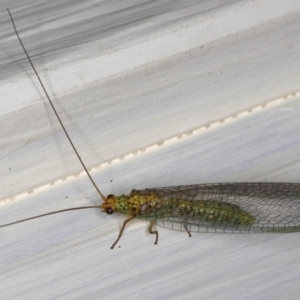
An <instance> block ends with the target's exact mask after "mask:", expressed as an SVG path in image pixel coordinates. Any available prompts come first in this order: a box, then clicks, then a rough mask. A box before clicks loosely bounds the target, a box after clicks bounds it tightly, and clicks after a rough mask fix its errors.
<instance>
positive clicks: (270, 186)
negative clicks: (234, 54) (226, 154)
mask: <svg viewBox="0 0 300 300" xmlns="http://www.w3.org/2000/svg"><path fill="white" fill-rule="evenodd" d="M8 12H9V10H8ZM9 15H10V17H11V20H12V23H13V26H14V29H15V32H16V35H17V37H18V39H19V41H20V43H21V45H22V47H23V50H24V52H25V54H26V56H27V58H28V60H29V62H30V64H31V66H32V68H33V70H34V72H35V73H36V76H37V78H38V80H39V81H40V84H41V85H42V88H43V89H44V92H45V94H46V96H47V98H48V100H49V103H50V104H51V107H52V108H53V111H54V113H55V114H56V116H57V118H58V121H59V122H60V124H61V126H62V128H63V130H64V132H65V134H66V136H67V138H68V139H69V142H70V144H71V146H72V147H73V149H74V151H75V154H76V155H77V157H78V159H79V161H80V162H81V164H82V166H83V168H84V169H85V171H86V173H87V175H88V177H89V178H90V180H91V182H92V184H93V185H94V187H95V189H96V190H97V192H98V193H99V195H100V197H101V199H102V200H103V203H102V204H101V205H100V206H87V207H76V208H70V209H64V210H59V211H54V212H50V213H47V214H43V215H39V216H35V217H31V218H28V219H23V220H20V221H16V222H13V223H9V224H5V225H1V226H0V227H4V226H9V225H12V224H16V223H20V222H24V221H27V220H31V219H35V218H39V217H43V216H46V215H51V214H55V213H60V212H64V211H70V210H78V209H89V208H101V209H102V211H103V212H105V213H107V214H108V215H111V214H113V213H114V212H117V213H121V214H125V215H128V216H129V218H128V219H127V220H125V221H124V223H123V226H122V228H121V230H120V232H119V235H118V237H117V239H116V241H115V242H114V243H113V245H112V246H111V249H113V248H114V247H115V245H116V244H117V243H118V241H119V240H120V238H121V236H122V234H123V231H124V229H125V227H126V225H127V224H128V223H129V222H131V221H132V220H133V219H135V218H137V219H143V220H147V221H149V222H150V225H149V233H151V234H154V235H155V243H154V244H157V242H158V232H157V230H154V226H155V225H158V226H161V227H165V228H168V229H172V230H180V231H186V232H187V233H188V235H189V236H191V232H211V233H264V232H268V233H269V232H273V233H275V232H276V233H287V232H297V231H300V184H299V183H219V184H198V185H187V186H178V187H165V188H153V189H145V190H132V192H131V193H130V194H129V195H121V196H114V195H108V196H107V197H105V196H104V195H103V194H102V193H101V191H100V190H99V189H98V187H97V185H96V184H95V182H94V180H93V178H92V177H91V175H90V174H89V172H88V170H87V168H86V166H85V164H84V163H83V161H82V160H81V158H80V156H79V154H78V152H77V150H76V148H75V146H74V145H73V143H72V141H71V139H70V137H69V135H68V133H67V131H66V129H65V127H64V125H63V123H62V121H61V119H60V117H59V115H58V113H57V111H56V109H55V107H54V105H53V103H52V101H51V99H50V97H49V96H48V94H47V91H46V90H45V88H44V85H43V83H42V81H41V79H40V77H39V75H38V73H37V72H36V70H35V68H34V65H33V63H32V61H31V59H30V57H29V55H28V53H27V51H26V49H25V48H24V45H23V44H22V41H21V39H20V37H19V34H18V32H17V30H16V27H15V24H14V21H13V18H12V16H11V14H10V12H9Z"/></svg>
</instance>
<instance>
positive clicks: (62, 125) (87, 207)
mask: <svg viewBox="0 0 300 300" xmlns="http://www.w3.org/2000/svg"><path fill="white" fill-rule="evenodd" d="M7 11H8V14H9V16H10V19H11V22H12V24H13V27H14V30H15V33H16V35H17V37H18V39H19V42H20V44H21V46H22V48H23V50H24V52H25V54H26V56H27V59H28V61H29V62H30V65H31V67H32V69H33V71H34V73H35V75H36V77H37V78H38V80H39V82H40V84H41V86H42V88H43V90H44V93H45V95H46V97H47V99H48V101H49V103H50V105H51V107H52V109H53V111H54V113H55V115H56V117H57V119H58V121H59V123H60V125H61V127H62V129H63V131H64V133H65V135H66V137H67V139H68V140H69V142H70V144H71V146H72V148H73V150H74V152H75V154H76V155H77V157H78V159H79V161H80V163H81V165H82V167H83V168H84V170H85V172H86V174H87V175H88V177H89V179H90V181H91V182H92V184H93V185H94V187H95V189H96V191H97V192H98V194H99V195H100V197H101V198H102V200H103V201H106V197H105V196H104V195H103V194H102V193H101V191H100V190H99V188H98V187H97V185H96V183H95V181H94V180H93V178H92V176H91V175H90V173H89V171H88V169H87V167H86V166H85V164H84V162H83V161H82V159H81V157H80V156H79V154H78V152H77V150H76V148H75V146H74V144H73V142H72V140H71V138H70V136H69V134H68V132H67V130H66V128H65V126H64V124H63V123H62V121H61V119H60V117H59V115H58V113H57V110H56V108H55V106H54V104H53V102H52V100H51V99H50V96H49V95H48V93H47V91H46V88H45V86H44V84H43V82H42V80H41V78H40V76H39V74H38V73H37V71H36V69H35V67H34V65H33V62H32V60H31V58H30V56H29V54H28V52H27V50H26V49H25V46H24V44H23V42H22V40H21V38H20V36H19V33H18V31H17V28H16V26H15V22H14V19H13V17H12V15H11V13H10V11H9V9H8V8H7ZM89 208H99V206H82V207H73V208H68V209H62V210H58V211H53V212H50V213H46V214H42V215H38V216H34V217H30V218H27V219H23V220H19V221H16V222H12V223H8V224H4V225H0V227H5V226H9V225H13V224H17V223H21V222H25V221H29V220H33V219H37V218H40V217H45V216H48V215H53V214H57V213H60V212H65V211H71V210H79V209H89Z"/></svg>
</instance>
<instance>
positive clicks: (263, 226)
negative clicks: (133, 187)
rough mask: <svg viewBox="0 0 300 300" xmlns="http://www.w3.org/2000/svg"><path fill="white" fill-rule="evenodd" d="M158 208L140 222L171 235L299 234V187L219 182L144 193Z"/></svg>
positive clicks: (141, 216)
mask: <svg viewBox="0 0 300 300" xmlns="http://www.w3.org/2000/svg"><path fill="white" fill-rule="evenodd" d="M149 191H152V192H155V193H157V195H158V197H159V201H160V205H159V207H158V208H157V209H156V210H155V211H151V212H150V213H149V212H148V213H145V214H140V215H138V216H137V218H140V219H147V220H151V219H155V220H156V224H157V225H158V226H161V227H165V228H168V229H172V230H181V231H186V230H188V231H191V232H217V233H263V232H280V233H286V232H296V231H300V184H299V183H277V182H276V183H218V184H199V185H187V186H176V187H164V188H153V189H146V190H139V191H138V192H140V193H149Z"/></svg>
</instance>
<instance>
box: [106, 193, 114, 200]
mask: <svg viewBox="0 0 300 300" xmlns="http://www.w3.org/2000/svg"><path fill="white" fill-rule="evenodd" d="M112 197H114V195H112V194H109V195H108V196H107V197H106V199H109V198H112Z"/></svg>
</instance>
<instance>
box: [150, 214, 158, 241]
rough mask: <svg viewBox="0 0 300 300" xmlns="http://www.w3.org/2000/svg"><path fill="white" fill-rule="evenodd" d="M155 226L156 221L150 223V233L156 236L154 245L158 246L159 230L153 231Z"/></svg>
mask: <svg viewBox="0 0 300 300" xmlns="http://www.w3.org/2000/svg"><path fill="white" fill-rule="evenodd" d="M154 225H155V220H152V221H151V222H150V225H149V233H151V234H155V235H156V239H155V243H154V245H156V244H157V242H158V231H157V230H154V231H153V230H152V229H153V226H154Z"/></svg>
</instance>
